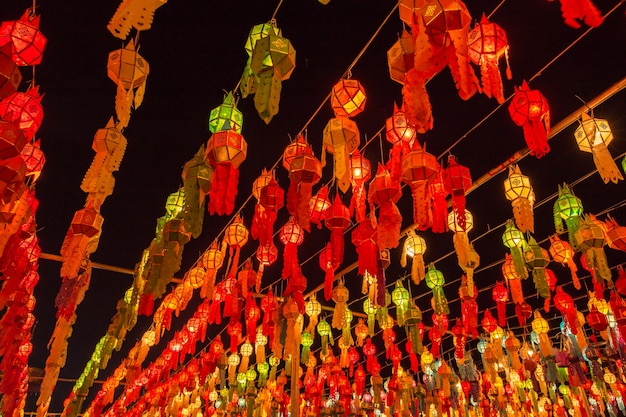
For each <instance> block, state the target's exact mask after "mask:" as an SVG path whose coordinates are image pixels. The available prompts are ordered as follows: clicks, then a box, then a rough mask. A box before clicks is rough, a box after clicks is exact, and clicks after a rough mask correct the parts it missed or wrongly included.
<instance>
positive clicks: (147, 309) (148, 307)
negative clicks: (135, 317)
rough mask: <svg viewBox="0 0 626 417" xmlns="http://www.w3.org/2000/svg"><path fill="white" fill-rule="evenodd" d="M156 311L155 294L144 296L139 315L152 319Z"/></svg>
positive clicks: (140, 302) (140, 303)
mask: <svg viewBox="0 0 626 417" xmlns="http://www.w3.org/2000/svg"><path fill="white" fill-rule="evenodd" d="M153 311H154V295H153V294H146V293H144V294H142V296H141V300H140V301H139V310H138V311H137V314H139V315H140V316H141V315H143V316H147V317H150V316H151V315H152V313H153Z"/></svg>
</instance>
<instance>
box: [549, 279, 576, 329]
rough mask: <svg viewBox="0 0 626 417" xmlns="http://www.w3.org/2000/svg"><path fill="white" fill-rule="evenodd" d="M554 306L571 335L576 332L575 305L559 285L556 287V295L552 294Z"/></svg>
mask: <svg viewBox="0 0 626 417" xmlns="http://www.w3.org/2000/svg"><path fill="white" fill-rule="evenodd" d="M554 306H555V307H556V308H557V310H559V311H560V312H561V314H562V315H563V318H564V319H565V325H566V326H567V328H568V329H569V331H570V332H572V334H576V333H577V332H578V323H577V322H578V314H577V312H576V305H575V304H574V300H573V299H572V297H571V296H570V295H569V294H567V293H566V292H565V291H563V287H562V286H561V285H559V286H558V287H556V293H555V294H554Z"/></svg>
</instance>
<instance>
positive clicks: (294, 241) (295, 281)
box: [280, 217, 306, 312]
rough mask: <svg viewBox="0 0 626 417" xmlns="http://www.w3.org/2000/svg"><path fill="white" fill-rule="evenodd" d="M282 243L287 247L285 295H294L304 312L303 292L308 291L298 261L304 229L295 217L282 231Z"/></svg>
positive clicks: (284, 276) (284, 272) (284, 258)
mask: <svg viewBox="0 0 626 417" xmlns="http://www.w3.org/2000/svg"><path fill="white" fill-rule="evenodd" d="M280 241H281V242H283V244H284V245H285V251H284V254H283V260H284V264H283V272H282V278H283V279H285V280H288V281H287V288H286V289H285V294H284V295H285V296H287V295H289V294H293V298H294V300H295V302H296V303H297V304H298V307H299V310H300V312H304V299H303V298H302V292H303V291H304V290H305V289H306V281H305V278H304V276H303V275H302V270H301V269H300V262H299V261H298V246H299V245H300V244H302V242H303V241H304V229H302V227H300V225H299V224H298V223H296V221H295V220H294V218H293V217H292V218H290V219H289V221H287V223H285V224H284V226H283V227H282V228H281V229H280ZM303 287H304V288H303Z"/></svg>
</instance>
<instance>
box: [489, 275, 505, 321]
mask: <svg viewBox="0 0 626 417" xmlns="http://www.w3.org/2000/svg"><path fill="white" fill-rule="evenodd" d="M491 298H492V299H493V301H495V302H496V309H497V312H498V325H500V326H501V327H504V326H505V325H506V303H507V301H509V290H507V288H506V287H505V286H504V285H503V284H502V282H500V281H496V286H495V287H493V290H491Z"/></svg>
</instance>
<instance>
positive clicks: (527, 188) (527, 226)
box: [504, 165, 535, 233]
mask: <svg viewBox="0 0 626 417" xmlns="http://www.w3.org/2000/svg"><path fill="white" fill-rule="evenodd" d="M504 196H505V197H506V199H507V200H509V201H510V202H511V205H512V206H513V217H514V218H515V225H516V226H517V228H518V229H520V231H522V232H523V233H526V232H527V231H530V232H531V233H534V231H535V224H534V214H533V205H534V204H535V193H534V191H533V187H532V185H531V184H530V179H529V178H528V177H527V176H526V175H523V174H522V171H521V170H520V168H519V165H510V166H509V175H508V177H507V179H506V180H504Z"/></svg>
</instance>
